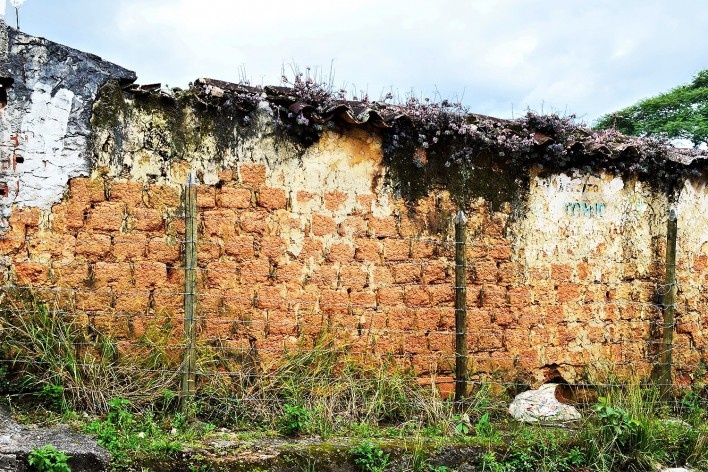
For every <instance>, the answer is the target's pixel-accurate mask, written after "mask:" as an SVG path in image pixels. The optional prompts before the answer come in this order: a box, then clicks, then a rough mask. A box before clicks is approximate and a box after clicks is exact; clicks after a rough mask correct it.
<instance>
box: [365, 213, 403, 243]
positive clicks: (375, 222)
mask: <svg viewBox="0 0 708 472" xmlns="http://www.w3.org/2000/svg"><path fill="white" fill-rule="evenodd" d="M369 233H370V234H371V236H373V237H375V238H397V237H398V236H399V235H398V224H397V222H396V218H395V217H393V216H385V217H375V216H374V217H371V218H370V219H369Z"/></svg>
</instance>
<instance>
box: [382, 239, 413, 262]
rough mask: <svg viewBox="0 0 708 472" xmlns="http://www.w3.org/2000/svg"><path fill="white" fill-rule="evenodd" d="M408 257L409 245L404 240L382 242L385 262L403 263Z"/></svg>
mask: <svg viewBox="0 0 708 472" xmlns="http://www.w3.org/2000/svg"><path fill="white" fill-rule="evenodd" d="M409 255H410V244H409V242H408V241H406V240H404V239H387V240H386V241H384V258H385V259H386V260H387V261H405V260H407V259H408V256H409Z"/></svg>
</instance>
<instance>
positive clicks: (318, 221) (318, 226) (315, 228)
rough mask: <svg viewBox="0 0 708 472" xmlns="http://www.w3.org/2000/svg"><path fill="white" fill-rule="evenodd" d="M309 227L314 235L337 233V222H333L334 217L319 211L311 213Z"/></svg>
mask: <svg viewBox="0 0 708 472" xmlns="http://www.w3.org/2000/svg"><path fill="white" fill-rule="evenodd" d="M310 228H311V231H312V234H313V235H314V236H330V235H334V234H337V223H335V222H334V219H332V217H330V216H327V215H322V214H320V213H315V214H313V215H312V222H311V224H310Z"/></svg>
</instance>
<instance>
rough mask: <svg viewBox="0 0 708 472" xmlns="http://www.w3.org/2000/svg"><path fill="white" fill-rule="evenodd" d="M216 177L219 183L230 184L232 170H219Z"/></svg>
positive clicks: (232, 174)
mask: <svg viewBox="0 0 708 472" xmlns="http://www.w3.org/2000/svg"><path fill="white" fill-rule="evenodd" d="M217 177H218V179H219V182H223V183H226V182H231V181H232V180H234V170H233V169H230V168H229V169H221V170H220V171H219V172H218V174H217Z"/></svg>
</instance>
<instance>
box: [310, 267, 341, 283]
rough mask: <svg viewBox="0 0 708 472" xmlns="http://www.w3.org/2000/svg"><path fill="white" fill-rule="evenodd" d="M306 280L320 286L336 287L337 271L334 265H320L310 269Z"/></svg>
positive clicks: (337, 280) (337, 281)
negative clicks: (310, 272) (312, 269)
mask: <svg viewBox="0 0 708 472" xmlns="http://www.w3.org/2000/svg"><path fill="white" fill-rule="evenodd" d="M308 282H310V283H312V284H316V285H319V286H321V287H331V288H336V287H337V286H338V284H339V271H338V269H337V267H336V266H334V265H321V266H320V267H318V268H317V269H315V270H314V271H312V274H310V278H309V281H308Z"/></svg>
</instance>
